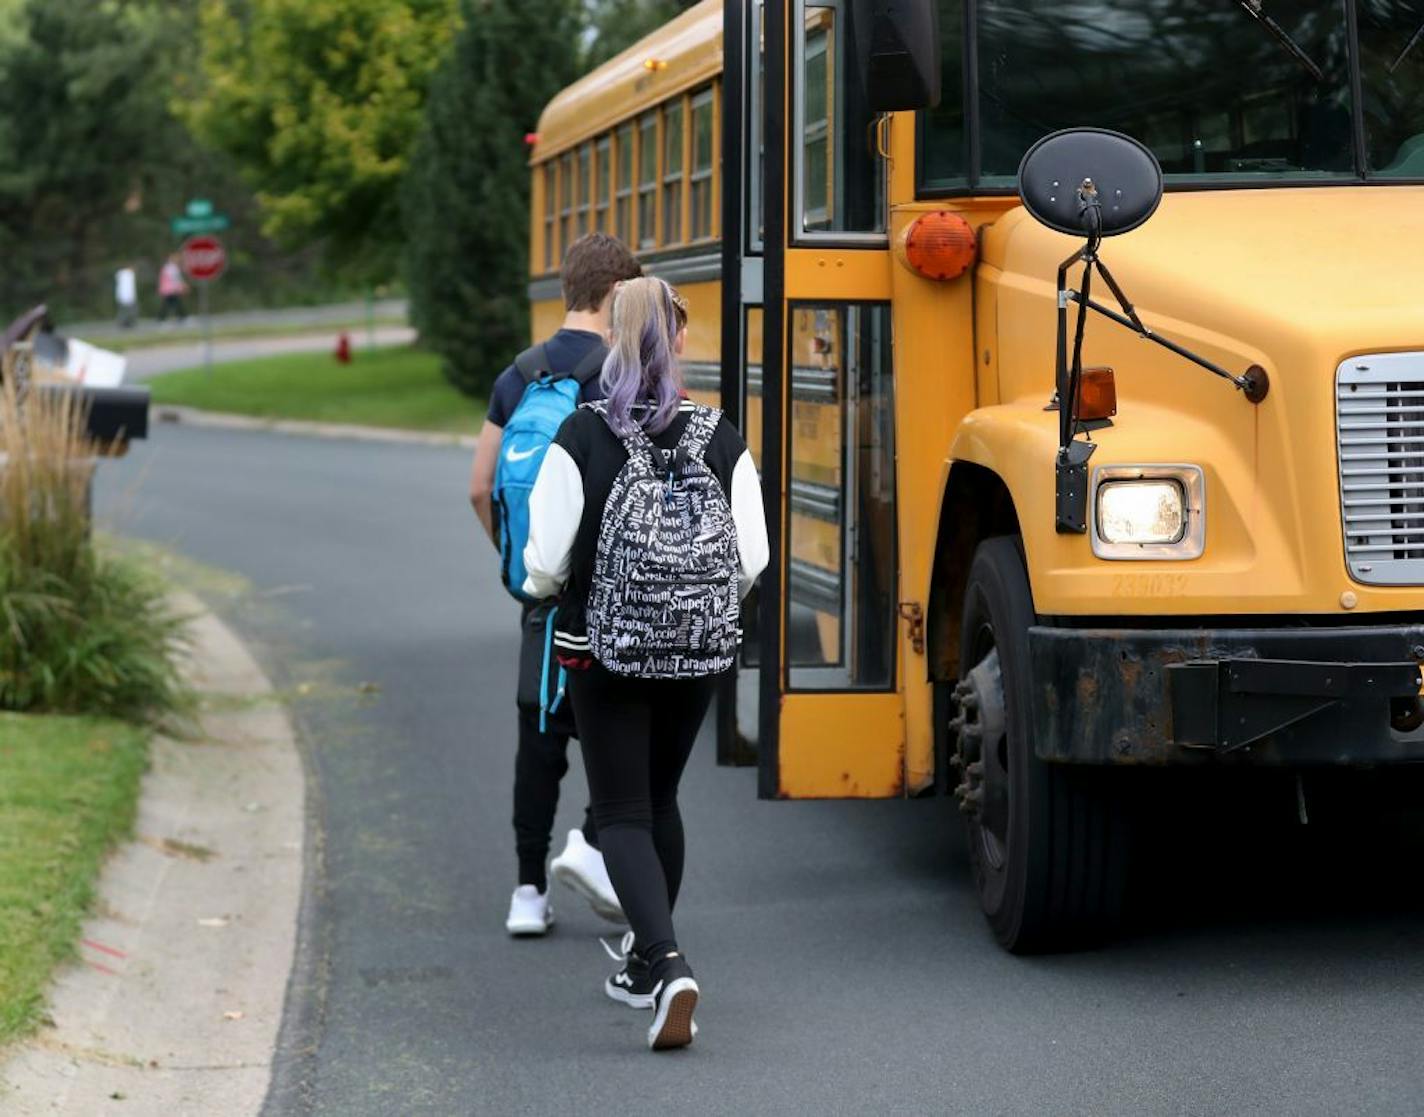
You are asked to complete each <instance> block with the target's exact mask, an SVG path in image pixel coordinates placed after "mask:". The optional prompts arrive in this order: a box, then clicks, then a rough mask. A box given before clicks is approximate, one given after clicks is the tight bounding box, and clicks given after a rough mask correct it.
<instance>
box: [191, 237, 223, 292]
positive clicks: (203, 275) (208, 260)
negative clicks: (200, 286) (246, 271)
mask: <svg viewBox="0 0 1424 1117" xmlns="http://www.w3.org/2000/svg"><path fill="white" fill-rule="evenodd" d="M226 270H227V252H226V251H225V250H224V249H223V246H222V241H220V240H218V238H217V237H189V238H188V239H187V240H185V241H184V242H183V273H184V274H185V275H186V276H187V277H188V278H189V279H191V280H193V281H195V282H197V283H206V282H207V281H208V280H210V279H216V278H217V277H218V276H220V275H222V273H223V272H224V271H226Z"/></svg>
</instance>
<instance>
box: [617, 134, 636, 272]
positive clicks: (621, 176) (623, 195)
mask: <svg viewBox="0 0 1424 1117" xmlns="http://www.w3.org/2000/svg"><path fill="white" fill-rule="evenodd" d="M617 180H618V181H617V183H616V184H615V187H614V189H615V191H616V194H617V200H616V201H615V202H614V210H615V214H614V224H613V235H614V236H616V237H617V238H618V239H619V240H621V241H622V242H623V243H624V244H628V245H631V244H632V243H633V125H632V124H631V123H629V124H625V125H623V126H622V127H621V128H619V129H618V175H617Z"/></svg>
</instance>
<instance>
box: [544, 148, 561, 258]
mask: <svg viewBox="0 0 1424 1117" xmlns="http://www.w3.org/2000/svg"><path fill="white" fill-rule="evenodd" d="M558 185H559V176H558V164H557V163H556V162H555V161H554V160H552V159H550V160H549V161H548V162H547V163H545V164H544V270H545V271H553V270H554V264H555V261H556V260H557V259H558V257H557V256H556V255H555V247H556V242H557V241H558V239H559V237H558V216H557V214H558V198H557V196H556V191H557V189H558Z"/></svg>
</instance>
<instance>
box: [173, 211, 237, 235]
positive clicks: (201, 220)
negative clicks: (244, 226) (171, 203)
mask: <svg viewBox="0 0 1424 1117" xmlns="http://www.w3.org/2000/svg"><path fill="white" fill-rule="evenodd" d="M231 224H232V222H231V221H230V220H228V216H227V214H225V213H212V214H208V215H206V216H203V217H191V216H189V217H175V218H173V219H172V220H171V221H169V223H168V225H169V227H170V228H171V229H172V230H173V235H174V236H175V237H190V236H192V235H193V234H194V233H221V232H222V231H223V230H224V229H226V228H228V227H229V226H230V225H231Z"/></svg>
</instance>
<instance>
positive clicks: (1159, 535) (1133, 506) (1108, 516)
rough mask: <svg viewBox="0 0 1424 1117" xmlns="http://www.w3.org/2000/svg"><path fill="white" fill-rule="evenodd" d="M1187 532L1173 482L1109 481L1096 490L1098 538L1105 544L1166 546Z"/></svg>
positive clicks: (1183, 509) (1178, 492)
mask: <svg viewBox="0 0 1424 1117" xmlns="http://www.w3.org/2000/svg"><path fill="white" fill-rule="evenodd" d="M1186 533H1187V510H1186V502H1185V500H1184V499H1183V494H1182V486H1181V485H1180V484H1179V483H1178V482H1176V481H1108V482H1105V483H1104V484H1103V485H1102V486H1101V487H1100V488H1099V489H1098V536H1099V538H1101V539H1102V540H1103V542H1105V543H1126V544H1135V545H1137V546H1151V545H1158V546H1165V545H1167V544H1170V543H1177V542H1180V540H1181V539H1182V537H1183V536H1184V535H1186Z"/></svg>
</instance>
